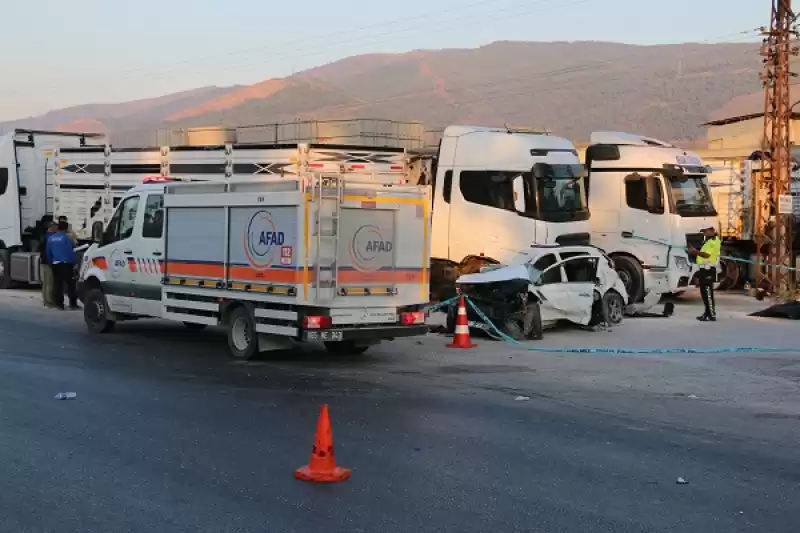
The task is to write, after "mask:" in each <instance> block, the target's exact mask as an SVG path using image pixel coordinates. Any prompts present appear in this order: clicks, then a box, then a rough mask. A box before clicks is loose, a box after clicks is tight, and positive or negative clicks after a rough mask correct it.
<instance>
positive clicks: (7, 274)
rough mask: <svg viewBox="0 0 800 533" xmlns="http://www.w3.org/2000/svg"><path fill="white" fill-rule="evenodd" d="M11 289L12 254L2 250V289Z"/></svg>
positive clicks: (0, 259)
mask: <svg viewBox="0 0 800 533" xmlns="http://www.w3.org/2000/svg"><path fill="white" fill-rule="evenodd" d="M10 288H11V253H10V252H9V251H8V250H0V289H10Z"/></svg>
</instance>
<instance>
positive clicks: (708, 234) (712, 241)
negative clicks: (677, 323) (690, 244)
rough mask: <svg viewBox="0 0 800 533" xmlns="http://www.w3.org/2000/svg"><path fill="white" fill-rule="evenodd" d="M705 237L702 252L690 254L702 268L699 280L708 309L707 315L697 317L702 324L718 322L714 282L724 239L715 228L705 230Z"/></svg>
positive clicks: (695, 249) (696, 251) (697, 251)
mask: <svg viewBox="0 0 800 533" xmlns="http://www.w3.org/2000/svg"><path fill="white" fill-rule="evenodd" d="M703 236H704V237H705V241H704V242H703V246H702V247H701V248H700V250H698V249H697V248H689V253H690V254H692V255H695V256H696V257H697V260H696V261H697V266H698V267H700V270H699V271H698V272H697V278H698V280H699V281H700V295H701V296H702V297H703V304H704V305H705V308H706V310H705V313H703V314H702V315H700V316H699V317H697V320H699V321H701V322H716V320H717V307H716V305H715V303H714V282H715V281H716V279H717V264H718V263H719V255H720V250H721V248H722V239H720V238H719V235H717V230H716V228H714V227H710V228H706V229H704V230H703Z"/></svg>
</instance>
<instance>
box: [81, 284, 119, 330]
mask: <svg viewBox="0 0 800 533" xmlns="http://www.w3.org/2000/svg"><path fill="white" fill-rule="evenodd" d="M83 321H84V322H85V323H86V327H87V328H88V329H89V331H90V332H92V333H98V334H99V333H111V332H112V331H114V326H116V322H114V321H113V320H112V319H111V318H110V312H109V308H108V301H107V300H106V295H105V294H103V291H101V290H100V289H90V290H89V292H87V293H86V297H85V298H84V300H83Z"/></svg>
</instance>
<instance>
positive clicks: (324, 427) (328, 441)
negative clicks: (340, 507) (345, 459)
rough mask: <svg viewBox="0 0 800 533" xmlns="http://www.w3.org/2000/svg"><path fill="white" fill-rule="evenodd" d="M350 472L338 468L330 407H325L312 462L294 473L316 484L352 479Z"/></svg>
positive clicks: (315, 440) (312, 451)
mask: <svg viewBox="0 0 800 533" xmlns="http://www.w3.org/2000/svg"><path fill="white" fill-rule="evenodd" d="M350 473H351V472H350V470H349V469H348V468H341V467H338V466H336V455H335V454H334V453H333V433H332V431H331V421H330V418H328V406H327V405H323V406H322V408H321V409H320V412H319V419H318V420H317V436H316V437H315V438H314V447H313V448H312V449H311V461H310V462H309V463H308V465H306V466H301V467H300V468H298V469H297V470H295V471H294V477H296V478H297V479H302V480H303V481H313V482H315V483H333V482H335V481H344V480H345V479H349V478H350Z"/></svg>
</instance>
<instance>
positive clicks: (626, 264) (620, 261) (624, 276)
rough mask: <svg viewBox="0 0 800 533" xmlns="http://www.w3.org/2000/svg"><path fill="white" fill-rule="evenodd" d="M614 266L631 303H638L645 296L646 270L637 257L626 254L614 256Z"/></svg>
mask: <svg viewBox="0 0 800 533" xmlns="http://www.w3.org/2000/svg"><path fill="white" fill-rule="evenodd" d="M613 260H614V268H615V269H616V271H617V275H618V276H619V279H620V280H621V281H622V284H623V285H625V290H626V291H628V296H630V298H631V303H636V302H639V301H641V299H642V298H644V271H643V270H642V265H640V264H639V262H638V261H637V260H636V259H633V258H632V257H627V256H624V255H620V256H616V257H614V258H613Z"/></svg>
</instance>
